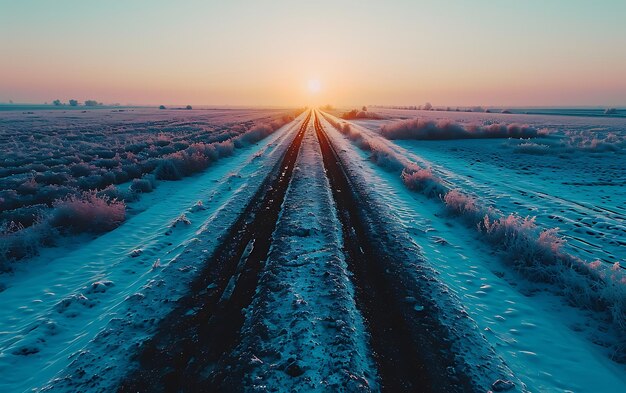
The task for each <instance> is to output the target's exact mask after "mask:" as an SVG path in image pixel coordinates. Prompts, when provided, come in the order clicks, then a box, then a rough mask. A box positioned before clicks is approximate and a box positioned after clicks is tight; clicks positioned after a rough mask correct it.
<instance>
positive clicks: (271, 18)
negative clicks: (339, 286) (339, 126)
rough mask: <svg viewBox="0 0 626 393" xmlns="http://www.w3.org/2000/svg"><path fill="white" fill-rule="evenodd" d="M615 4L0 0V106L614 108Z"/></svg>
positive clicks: (623, 64) (623, 101) (621, 83)
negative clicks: (69, 103)
mask: <svg viewBox="0 0 626 393" xmlns="http://www.w3.org/2000/svg"><path fill="white" fill-rule="evenodd" d="M625 16H626V0H612V1H611V0H602V1H600V0H599V1H593V2H592V1H578V0H550V1H547V0H543V1H535V0H527V1H508V0H502V1H487V0H474V1H471V2H470V1H432V0H430V1H418V0H411V1H409V0H407V1H402V0H397V1H380V0H379V1H367V0H361V1H341V0H335V1H326V0H316V1H294V0H291V1H264V0H258V1H244V0H229V1H183V0H181V1H158V0H152V1H143V0H133V1H121V0H119V1H116V0H111V1H106V2H105V1H85V0H83V1H68V0H56V1H44V0H40V1H34V0H20V1H12V0H0V102H7V101H8V100H13V101H14V102H28V103H40V102H51V101H52V100H54V99H57V98H58V99H61V100H62V101H67V100H68V99H70V98H75V99H78V100H79V101H84V100H86V99H95V100H98V101H102V102H105V103H113V102H116V103H122V104H149V105H158V104H196V105H202V104H203V105H272V106H299V105H317V104H325V103H330V104H333V105H361V104H367V105H371V104H383V105H420V104H423V103H425V102H431V103H432V104H433V105H435V106H448V105H449V106H470V105H472V106H473V105H484V106H576V105H590V106H596V105H597V106H626V49H625V48H626V23H624V20H625V19H624V18H625ZM312 86H314V87H315V88H312Z"/></svg>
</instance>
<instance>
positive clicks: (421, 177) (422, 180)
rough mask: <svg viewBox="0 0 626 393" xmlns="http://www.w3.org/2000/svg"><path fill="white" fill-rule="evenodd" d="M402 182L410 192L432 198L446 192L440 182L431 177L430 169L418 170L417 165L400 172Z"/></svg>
mask: <svg viewBox="0 0 626 393" xmlns="http://www.w3.org/2000/svg"><path fill="white" fill-rule="evenodd" d="M401 177H402V182H403V183H404V185H405V187H406V188H408V189H409V190H411V191H417V192H421V193H423V194H425V195H426V196H429V197H433V196H437V195H443V194H444V193H445V191H446V189H445V187H443V185H442V184H441V180H440V179H438V178H437V177H436V176H435V175H433V172H432V170H430V168H426V169H424V168H420V167H418V166H417V165H414V164H411V165H407V166H406V167H405V168H404V169H403V170H402V175H401Z"/></svg>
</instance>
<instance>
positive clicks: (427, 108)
mask: <svg viewBox="0 0 626 393" xmlns="http://www.w3.org/2000/svg"><path fill="white" fill-rule="evenodd" d="M423 109H424V110H425V111H429V110H431V109H433V106H432V105H431V104H430V102H427V103H425V104H424V106H423Z"/></svg>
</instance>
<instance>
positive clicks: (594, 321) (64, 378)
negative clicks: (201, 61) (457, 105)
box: [0, 107, 626, 392]
mask: <svg viewBox="0 0 626 393" xmlns="http://www.w3.org/2000/svg"><path fill="white" fill-rule="evenodd" d="M351 109H352V108H345V110H334V109H331V108H326V109H324V110H320V109H306V110H292V109H245V108H237V109H218V108H210V109H193V110H174V109H168V110H158V109H151V108H117V109H111V108H106V109H96V110H93V109H92V110H86V111H81V110H67V111H64V110H58V109H57V110H46V109H45V108H44V109H42V108H37V109H35V110H32V111H27V110H20V111H0V140H1V142H2V143H1V145H0V146H2V147H1V148H0V149H2V160H0V220H1V221H0V223H1V228H2V232H1V234H0V252H1V253H2V254H1V255H0V258H1V259H0V267H2V273H0V302H1V304H2V305H3V307H1V308H0V375H2V378H0V390H2V391H20V392H21V391H31V390H33V389H35V390H37V389H39V390H43V391H62V392H65V391H112V390H116V391H121V392H126V391H128V392H131V391H132V392H135V391H179V390H184V391H197V390H202V389H213V390H218V391H219V390H225V389H230V388H233V387H234V389H237V390H244V391H257V390H265V389H267V387H268V386H269V387H277V386H279V387H281V389H284V390H285V391H307V390H316V389H320V388H321V389H322V390H327V391H380V390H387V391H415V390H423V391H449V392H453V391H476V392H478V391H488V390H492V391H619V390H620V389H623V387H624V386H626V377H625V375H626V373H625V372H624V371H626V366H625V365H626V341H625V340H624V337H626V322H625V321H626V252H625V251H624V250H626V224H625V220H626V171H625V170H624V163H625V162H626V121H625V120H624V118H622V117H619V116H602V115H601V114H598V115H595V114H594V115H593V116H591V115H589V114H588V113H583V112H577V113H575V114H571V113H567V114H564V113H562V112H559V111H553V112H549V111H548V112H547V113H541V114H525V113H485V112H479V113H477V112H456V111H433V110H428V111H426V110H408V109H389V108H382V107H378V108H376V107H370V108H369V109H368V110H360V111H359V110H355V111H352V112H350V110H351ZM344 113H346V115H345V116H343V115H344ZM594 113H595V112H594ZM342 117H344V118H342ZM33 370H36V372H33Z"/></svg>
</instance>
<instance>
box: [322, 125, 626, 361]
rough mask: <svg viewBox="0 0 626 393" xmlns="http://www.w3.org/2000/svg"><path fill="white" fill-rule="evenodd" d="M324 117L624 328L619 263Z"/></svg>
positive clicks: (527, 269)
mask: <svg viewBox="0 0 626 393" xmlns="http://www.w3.org/2000/svg"><path fill="white" fill-rule="evenodd" d="M325 117H326V119H327V120H328V121H329V122H330V123H331V124H332V125H333V126H334V127H335V128H336V129H337V130H338V131H339V132H340V133H342V134H344V135H345V136H347V137H348V139H350V140H352V141H353V142H355V144H356V145H357V146H358V147H359V148H361V149H362V150H365V151H369V152H371V159H372V161H374V162H375V163H376V164H377V165H379V166H382V167H384V168H385V169H388V170H392V171H394V172H400V176H401V178H402V182H403V183H404V185H405V186H406V187H407V188H408V189H410V190H412V191H416V192H420V193H423V194H424V195H426V196H428V197H431V198H437V199H438V200H441V201H442V202H443V203H444V204H445V206H446V208H447V210H448V211H449V212H450V213H451V214H452V215H454V216H457V217H460V218H462V219H463V221H464V222H466V223H467V224H468V225H469V226H470V227H474V228H476V229H477V230H478V231H479V232H480V233H481V234H482V238H483V239H484V240H485V241H486V242H488V243H490V244H491V245H493V246H494V247H496V248H497V249H499V250H501V251H502V252H504V253H505V255H506V258H505V260H506V261H507V263H509V264H510V265H511V266H512V267H513V268H514V269H515V270H516V271H518V272H520V273H522V274H523V275H524V276H525V277H527V278H528V279H530V280H532V281H537V282H543V283H549V284H553V285H554V288H557V291H558V292H559V293H560V294H562V295H563V296H565V297H566V298H567V299H568V300H569V301H570V302H571V304H572V305H574V306H577V307H580V308H584V309H590V310H594V311H599V312H607V313H608V315H609V316H610V318H611V320H612V322H613V323H614V325H615V326H616V327H617V328H618V329H619V330H620V331H622V332H624V333H626V275H624V273H623V270H622V269H621V268H620V265H619V263H616V264H615V265H612V266H610V267H607V266H606V264H602V263H601V262H600V261H594V262H592V263H588V262H586V261H583V260H581V259H579V258H577V257H574V256H572V255H570V254H568V253H565V252H563V251H562V246H563V244H564V240H563V239H562V238H561V237H559V236H558V233H557V231H558V228H553V229H547V230H542V229H540V228H539V227H537V226H536V224H535V220H534V218H529V217H526V218H522V217H520V216H518V215H515V214H509V215H503V214H502V213H500V212H499V211H498V210H496V209H494V208H490V207H487V205H486V204H484V203H482V202H480V201H479V200H478V199H477V198H475V197H472V196H468V195H466V194H464V193H462V192H461V191H460V190H457V189H454V188H452V187H450V186H447V185H445V184H444V181H443V180H442V179H440V178H438V177H436V176H435V175H434V174H433V172H432V170H431V169H430V168H423V167H420V166H419V165H417V164H415V163H412V162H408V160H407V159H406V158H405V157H402V156H399V155H398V154H396V153H395V152H394V151H393V150H391V149H390V148H389V147H387V146H385V145H384V143H382V142H381V141H377V140H376V139H377V138H374V137H369V136H367V135H365V134H363V133H360V132H358V131H357V130H355V129H353V127H351V126H350V125H349V124H347V123H340V122H338V121H336V120H335V119H334V118H332V117H330V116H327V115H325ZM357 134H360V135H359V136H357ZM373 146H376V147H373ZM382 146H384V147H382ZM376 156H378V157H376ZM381 157H384V160H382V159H381ZM389 163H392V164H391V165H390V164H389ZM621 356H626V348H622V349H621Z"/></svg>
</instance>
